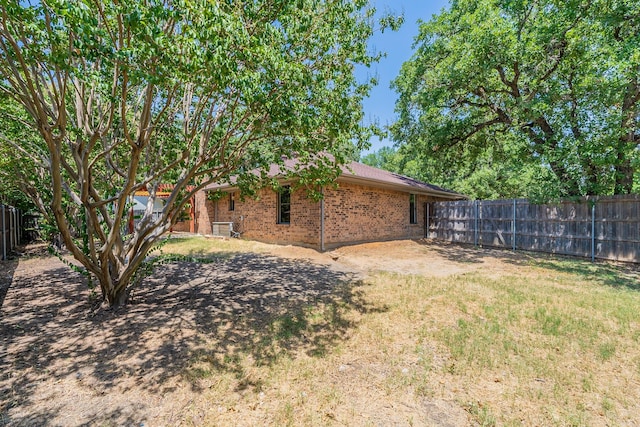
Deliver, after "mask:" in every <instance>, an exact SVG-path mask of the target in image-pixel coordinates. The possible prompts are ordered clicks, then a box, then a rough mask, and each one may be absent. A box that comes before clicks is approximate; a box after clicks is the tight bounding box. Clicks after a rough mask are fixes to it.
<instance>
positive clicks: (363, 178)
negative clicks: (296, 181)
mask: <svg viewBox="0 0 640 427" xmlns="http://www.w3.org/2000/svg"><path fill="white" fill-rule="evenodd" d="M297 164H298V161H297V160H296V159H285V160H284V164H283V165H277V164H272V165H271V167H270V168H269V172H268V173H267V175H268V176H269V177H277V176H279V175H285V172H287V171H293V170H295V166H296V165H297ZM341 169H342V174H341V175H340V176H339V177H338V182H341V181H342V182H350V183H354V184H360V185H370V186H373V187H379V188H387V189H392V190H399V191H406V192H407V193H414V194H425V195H432V196H438V197H442V198H447V199H465V198H466V197H465V196H464V195H462V194H459V193H456V192H455V191H451V190H447V189H445V188H442V187H438V186H437V185H433V184H428V183H426V182H422V181H419V180H417V179H413V178H409V177H408V176H404V175H400V174H397V173H394V172H389V171H386V170H383V169H378V168H375V167H373V166H368V165H365V164H363V163H358V162H351V163H348V164H346V165H342V166H341ZM231 187H233V186H232V185H229V184H212V185H209V186H208V187H207V189H208V190H214V189H221V190H222V189H225V188H231Z"/></svg>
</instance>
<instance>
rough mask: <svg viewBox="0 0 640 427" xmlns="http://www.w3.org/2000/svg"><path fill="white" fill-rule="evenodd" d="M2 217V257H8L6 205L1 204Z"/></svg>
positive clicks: (0, 213) (0, 212)
mask: <svg viewBox="0 0 640 427" xmlns="http://www.w3.org/2000/svg"><path fill="white" fill-rule="evenodd" d="M0 207H1V208H2V209H0V217H2V230H1V231H2V233H1V234H2V259H7V233H6V232H5V231H6V230H5V228H6V221H5V218H4V205H3V204H0Z"/></svg>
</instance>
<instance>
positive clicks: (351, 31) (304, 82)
mask: <svg viewBox="0 0 640 427" xmlns="http://www.w3.org/2000/svg"><path fill="white" fill-rule="evenodd" d="M0 13H1V14H2V20H1V21H0V97H2V98H1V99H2V106H3V107H2V117H0V120H2V121H8V122H10V123H13V125H12V126H13V127H14V128H15V125H16V124H18V126H20V127H21V129H22V130H20V131H19V132H18V131H11V130H10V129H9V128H7V127H5V128H3V129H2V130H0V141H1V142H0V143H1V144H2V145H1V149H2V150H4V151H6V152H7V153H9V155H10V156H11V158H12V159H14V160H15V162H20V163H19V165H20V166H19V168H18V169H20V170H21V171H22V172H23V173H21V174H17V175H15V176H16V179H18V180H19V181H20V182H19V185H20V188H22V189H23V191H24V192H25V194H28V195H29V196H31V198H32V200H33V201H34V202H35V203H36V204H37V206H38V208H39V209H40V211H41V212H42V213H43V214H44V215H46V216H48V217H49V218H51V219H52V221H55V223H56V224H57V227H58V229H59V231H60V233H61V236H62V238H63V240H64V243H65V245H66V247H67V248H68V249H69V251H70V252H71V253H72V254H73V256H74V257H75V258H76V259H77V260H78V261H79V263H80V264H81V265H82V267H83V268H84V269H85V270H86V272H87V273H88V274H89V275H91V276H93V277H95V278H97V279H98V282H99V283H100V288H101V290H102V295H103V297H104V298H105V300H107V301H108V302H109V304H111V305H121V304H124V303H125V302H126V298H127V295H128V292H129V291H130V289H131V286H133V284H134V283H135V281H134V280H133V277H134V275H135V273H136V271H137V269H138V268H139V267H140V265H141V263H142V262H143V261H144V259H145V256H146V254H147V252H148V251H149V250H150V249H151V248H152V247H153V246H154V245H155V244H156V243H157V241H158V239H160V238H161V236H162V235H163V234H164V233H165V232H166V231H168V230H169V228H170V227H171V225H172V223H173V222H175V221H176V219H177V218H178V217H179V215H178V213H179V212H181V210H182V209H183V208H184V206H185V204H186V203H189V201H190V199H191V197H192V196H193V195H194V194H195V192H196V191H198V190H200V189H202V188H203V187H204V186H205V185H207V184H208V183H211V182H214V181H225V180H228V179H229V178H230V176H235V177H237V184H238V185H240V186H241V187H242V188H244V189H245V190H246V191H247V192H250V191H251V189H252V188H255V186H256V185H259V184H262V183H263V181H261V178H264V173H260V171H261V170H264V168H265V167H266V166H268V165H269V164H270V163H272V162H279V161H281V160H282V158H283V156H288V157H293V156H296V157H298V158H299V159H301V160H302V162H301V163H302V164H304V161H305V160H309V159H311V158H313V157H314V156H315V154H317V153H320V152H323V153H330V154H331V156H323V157H321V160H322V161H318V160H316V161H315V162H314V167H311V168H306V169H302V170H299V171H297V173H298V174H299V177H300V178H301V182H303V183H305V184H306V185H307V186H308V187H309V188H310V189H313V188H315V186H317V185H321V184H323V183H326V182H328V181H330V180H331V179H332V178H333V177H335V175H336V174H337V173H338V171H339V168H338V165H339V164H340V163H341V162H342V161H343V160H344V159H345V158H346V157H347V156H349V155H352V154H353V152H354V151H356V150H357V149H359V148H361V147H362V144H363V143H364V141H366V140H367V136H366V135H367V132H368V131H367V129H366V128H364V127H363V126H362V125H361V119H362V107H361V101H362V98H363V97H364V96H366V94H367V93H368V90H369V86H370V83H371V82H358V81H356V79H355V77H354V72H353V71H354V67H355V66H356V65H359V64H363V65H365V66H369V65H370V64H371V63H372V62H373V61H375V60H376V59H377V58H376V57H375V56H372V55H370V54H369V53H368V51H367V45H366V42H367V39H368V38H369V37H370V35H371V34H372V31H373V28H372V17H373V14H374V11H373V10H372V9H371V8H369V6H368V4H367V1H361V0H358V1H355V2H354V1H347V0H297V1H282V0H263V1H234V2H223V1H213V2H211V1H193V2H183V1H178V2H173V1H171V2H169V1H149V2H135V1H131V2H113V1H88V0H87V1H79V0H78V1H61V0H60V1H59V0H52V1H46V2H35V3H34V4H28V2H23V1H17V0H14V1H11V0H10V1H5V2H2V5H1V6H0ZM389 22H392V21H388V22H387V24H388V23H389ZM5 106H9V107H7V108H5ZM16 106H18V107H20V109H16V108H15V107H16ZM14 130H15V129H14ZM25 133H26V137H24V136H25ZM15 162H14V163H13V164H14V165H15V164H18V163H15ZM255 171H258V173H256V172H255ZM161 184H172V185H173V190H172V191H171V194H170V196H169V198H168V199H167V200H166V204H165V206H164V209H163V211H162V214H161V216H160V217H159V218H156V217H154V215H153V203H154V199H155V198H156V193H157V191H158V188H159V186H160V185H161ZM142 189H146V190H147V191H148V192H149V194H150V197H149V203H148V204H147V209H146V211H145V214H144V216H143V217H142V219H141V220H140V221H139V222H138V224H137V226H136V228H135V230H134V232H133V234H127V233H126V231H125V228H126V227H125V226H124V225H125V224H126V222H127V219H128V211H129V206H130V205H131V202H132V195H133V194H134V193H135V191H137V190H142Z"/></svg>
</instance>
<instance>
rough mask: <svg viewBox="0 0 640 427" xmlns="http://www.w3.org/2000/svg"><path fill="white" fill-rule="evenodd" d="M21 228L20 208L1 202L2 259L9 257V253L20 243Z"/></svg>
mask: <svg viewBox="0 0 640 427" xmlns="http://www.w3.org/2000/svg"><path fill="white" fill-rule="evenodd" d="M21 228H22V215H21V214H20V210H19V209H17V208H14V207H13V206H7V205H3V204H0V257H1V258H0V259H3V260H5V259H7V256H8V254H9V253H11V251H12V250H13V249H14V248H15V247H16V246H17V245H18V244H19V243H20V239H21V235H22V231H21Z"/></svg>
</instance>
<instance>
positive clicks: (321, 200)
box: [320, 187, 324, 252]
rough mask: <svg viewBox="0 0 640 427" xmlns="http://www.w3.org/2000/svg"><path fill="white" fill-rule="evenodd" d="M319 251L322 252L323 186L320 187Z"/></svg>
mask: <svg viewBox="0 0 640 427" xmlns="http://www.w3.org/2000/svg"><path fill="white" fill-rule="evenodd" d="M320 194H322V198H321V199H320V252H324V187H322V188H321V189H320Z"/></svg>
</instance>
